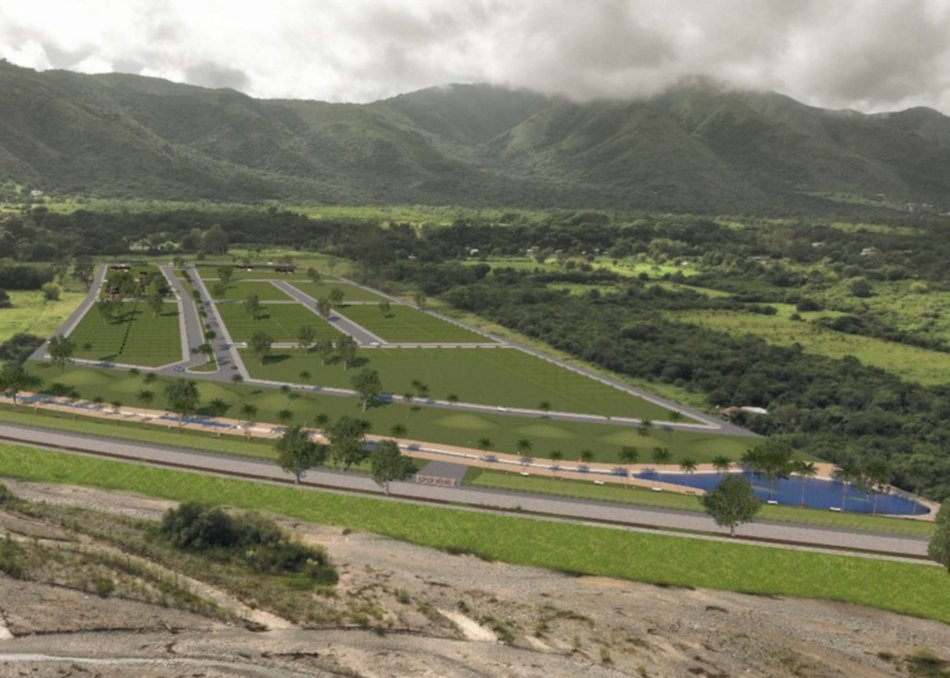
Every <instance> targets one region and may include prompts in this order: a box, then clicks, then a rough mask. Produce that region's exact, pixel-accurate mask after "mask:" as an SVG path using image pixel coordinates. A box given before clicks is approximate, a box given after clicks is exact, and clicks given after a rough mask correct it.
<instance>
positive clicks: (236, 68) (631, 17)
mask: <svg viewBox="0 0 950 678" xmlns="http://www.w3.org/2000/svg"><path fill="white" fill-rule="evenodd" d="M948 36H950V2H948V1H947V0H835V1H833V2H828V1H827V0H715V1H710V0H667V1H666V2H663V3H660V2H655V1H653V0H590V1H584V0H453V1H452V2H445V1H444V0H411V1H410V0H318V1H313V0H271V1H270V2H267V3H265V4H262V3H259V2H253V3H252V2H249V1H248V0H232V1H225V0H125V1H122V0H84V2H81V3H78V2H74V1H71V0H44V1H42V2H37V1H36V0H4V2H3V4H2V6H0V56H3V57H4V58H6V59H8V60H9V61H12V62H14V63H17V64H20V65H25V66H30V67H32V68H38V69H44V68H49V67H56V68H68V69H71V70H82V71H84V72H100V71H103V70H110V69H111V70H119V71H124V72H133V73H141V74H147V75H156V76H159V77H166V78H170V79H175V80H179V81H187V82H191V83H193V84H199V85H203V86H212V87H214V86H221V87H233V88H236V89H241V90H242V91H245V92H247V93H249V94H251V95H253V96H261V97H295V98H314V99H326V100H330V101H366V100H371V99H375V98H380V97H385V96H391V95H394V94H397V93H400V92H404V91H408V90H413V89H418V88H421V87H426V86H432V85H438V84H443V83H449V82H474V81H488V82H495V83H503V84H510V85H515V86H525V87H530V88H534V89H540V90H542V91H546V92H551V93H559V94H565V95H568V96H572V97H574V98H580V99H583V98H590V97H598V96H610V97H629V96H642V95H646V94H650V93H652V92H655V91H656V90H658V89H660V88H662V87H664V86H667V85H668V84H670V83H672V82H675V81H676V80H678V79H680V78H682V77H684V76H688V75H695V74H705V75H712V76H714V77H717V78H720V79H723V80H726V81H728V82H733V83H736V84H740V85H745V86H753V87H764V88H770V89H777V90H779V91H784V92H786V93H788V94H790V95H792V96H795V97H797V98H800V99H802V100H805V101H807V102H810V103H814V104H817V105H830V106H838V107H849V106H850V107H857V108H861V109H873V110H880V109H886V108H896V107H900V106H906V105H911V104H925V105H931V106H935V107H938V108H941V109H943V110H944V111H947V112H950V40H948V39H947V37H948Z"/></svg>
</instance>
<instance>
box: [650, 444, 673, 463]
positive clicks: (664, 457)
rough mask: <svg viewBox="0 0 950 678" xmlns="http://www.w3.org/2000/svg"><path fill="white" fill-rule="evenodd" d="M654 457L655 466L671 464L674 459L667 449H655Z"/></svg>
mask: <svg viewBox="0 0 950 678" xmlns="http://www.w3.org/2000/svg"><path fill="white" fill-rule="evenodd" d="M652 456H653V463H654V464H656V465H657V466H663V465H665V464H669V463H670V460H671V459H672V458H673V453H672V452H670V451H669V450H668V449H666V448H665V447H654V448H653V453H652Z"/></svg>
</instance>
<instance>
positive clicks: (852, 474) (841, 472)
mask: <svg viewBox="0 0 950 678" xmlns="http://www.w3.org/2000/svg"><path fill="white" fill-rule="evenodd" d="M831 475H832V477H833V478H834V479H835V480H840V481H841V510H842V511H844V510H845V507H846V505H847V503H846V502H847V500H848V485H850V484H851V482H852V481H853V480H854V479H855V478H856V477H857V475H858V472H857V469H856V468H855V466H854V464H852V463H850V462H845V463H844V464H841V465H840V466H835V470H834V471H833V472H832V474H831Z"/></svg>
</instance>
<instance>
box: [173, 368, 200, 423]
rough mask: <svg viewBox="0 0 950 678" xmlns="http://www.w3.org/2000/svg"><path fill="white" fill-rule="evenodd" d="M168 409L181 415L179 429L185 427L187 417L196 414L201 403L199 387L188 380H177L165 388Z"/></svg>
mask: <svg viewBox="0 0 950 678" xmlns="http://www.w3.org/2000/svg"><path fill="white" fill-rule="evenodd" d="M165 398H166V400H168V409H170V410H171V411H172V412H174V413H176V414H177V415H179V419H178V428H179V429H181V427H182V426H184V425H185V417H187V416H188V415H189V414H194V413H195V411H196V410H197V409H198V403H199V402H200V401H201V394H200V393H198V385H197V384H196V383H195V382H193V381H188V380H187V379H177V380H175V381H173V382H172V383H170V384H169V385H168V386H166V387H165Z"/></svg>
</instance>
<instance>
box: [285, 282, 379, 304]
mask: <svg viewBox="0 0 950 678" xmlns="http://www.w3.org/2000/svg"><path fill="white" fill-rule="evenodd" d="M290 284H291V285H293V286H294V287H296V288H297V289H298V290H300V291H301V292H303V293H304V294H309V295H310V296H311V297H313V298H314V299H320V298H321V297H322V298H324V299H329V298H330V290H332V289H333V288H334V287H337V288H339V289H340V291H341V292H343V303H344V304H345V303H346V302H348V301H385V298H384V297H381V296H379V295H378V294H374V293H373V292H370V291H369V290H364V289H363V288H362V287H357V286H356V285H352V284H350V283H346V282H341V281H337V280H321V281H320V282H316V283H315V282H312V281H310V280H307V281H305V282H299V281H291V283H290Z"/></svg>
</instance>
